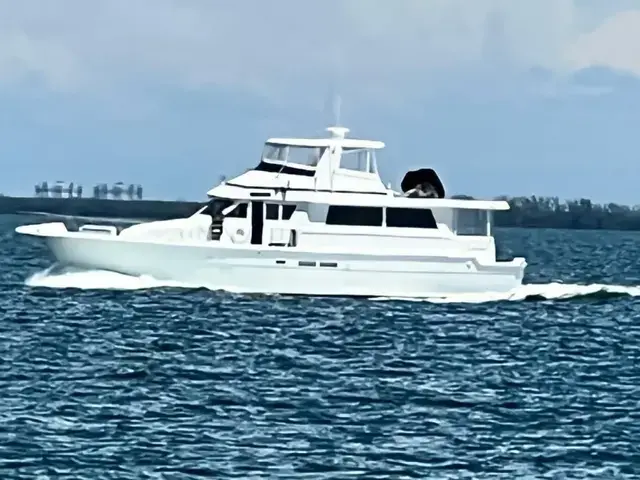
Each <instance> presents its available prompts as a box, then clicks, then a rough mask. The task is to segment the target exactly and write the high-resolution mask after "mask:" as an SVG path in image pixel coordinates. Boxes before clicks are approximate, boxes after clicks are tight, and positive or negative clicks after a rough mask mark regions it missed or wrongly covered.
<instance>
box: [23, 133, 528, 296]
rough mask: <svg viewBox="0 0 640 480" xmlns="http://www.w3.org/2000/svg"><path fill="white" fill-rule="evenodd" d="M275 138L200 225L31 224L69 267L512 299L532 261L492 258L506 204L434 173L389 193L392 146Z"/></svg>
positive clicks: (283, 287)
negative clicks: (459, 194)
mask: <svg viewBox="0 0 640 480" xmlns="http://www.w3.org/2000/svg"><path fill="white" fill-rule="evenodd" d="M328 131H329V133H330V135H329V136H327V137H326V138H307V139H305V138H271V139H269V140H267V142H266V143H265V145H264V149H263V152H262V156H261V159H260V162H259V163H258V165H257V166H255V167H254V168H252V169H249V170H247V171H245V172H244V173H243V174H241V175H239V176H237V177H235V178H232V179H230V180H228V181H223V182H222V183H220V184H219V185H217V186H216V187H215V188H213V189H212V190H210V191H209V192H208V197H209V199H210V200H209V202H208V203H207V204H206V206H204V207H202V208H201V209H200V210H198V211H197V212H195V213H194V214H193V215H192V216H190V217H187V218H182V219H175V220H165V221H155V222H147V223H140V224H137V225H133V226H130V227H128V228H125V229H122V230H119V229H118V228H116V227H112V226H98V225H84V226H82V227H80V228H78V229H77V230H71V229H69V228H67V226H65V224H64V223H63V222H52V223H45V224H37V225H24V226H20V227H18V228H17V229H16V231H17V232H18V233H22V234H26V235H31V236H38V237H44V238H46V239H47V241H48V243H49V246H50V248H51V250H52V252H53V254H54V255H55V257H56V259H57V260H58V261H59V262H60V263H61V264H67V265H74V266H79V267H85V268H96V269H105V270H111V271H115V272H120V273H124V274H129V275H151V276H154V277H156V278H158V279H167V280H172V281H177V282H183V283H185V284H189V285H194V286H205V287H208V288H212V289H226V290H232V291H238V292H247V293H282V294H308V295H362V296H393V297H442V296H448V295H454V294H461V293H481V292H507V291H510V290H512V289H514V288H516V287H518V286H519V285H520V284H521V282H522V278H523V275H524V270H525V267H526V261H525V260H524V258H515V259H511V260H509V261H498V260H496V246H495V241H494V238H493V236H492V212H493V211H495V210H506V209H508V208H509V205H508V203H507V202H505V201H482V200H462V199H451V198H445V191H444V187H443V185H442V183H441V182H440V179H439V178H438V176H437V174H436V173H435V171H433V170H432V169H429V168H424V169H419V170H415V171H411V172H408V173H407V174H406V175H405V177H404V180H403V182H402V192H397V191H394V190H392V189H391V188H389V187H387V186H385V185H384V183H383V182H382V180H381V178H380V175H379V173H378V166H377V160H376V153H377V152H379V151H380V150H381V149H383V148H384V146H385V145H384V143H382V142H380V141H372V140H360V139H354V138H348V137H347V133H348V131H349V130H348V129H346V128H344V127H330V128H328Z"/></svg>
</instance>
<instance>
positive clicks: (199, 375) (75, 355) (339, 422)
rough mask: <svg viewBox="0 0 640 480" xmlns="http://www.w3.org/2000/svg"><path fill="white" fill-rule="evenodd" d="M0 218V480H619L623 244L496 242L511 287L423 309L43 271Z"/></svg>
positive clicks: (629, 351) (625, 295)
mask: <svg viewBox="0 0 640 480" xmlns="http://www.w3.org/2000/svg"><path fill="white" fill-rule="evenodd" d="M21 221H25V219H24V218H23V219H19V218H17V217H4V218H2V217H0V239H1V242H2V252H3V253H4V255H3V256H2V257H0V282H1V287H0V312H1V313H0V315H2V322H1V323H0V328H1V329H2V330H1V332H0V355H1V358H0V360H1V362H0V420H1V421H0V478H2V479H14V478H16V479H17V478H20V479H36V478H41V479H45V478H51V479H54V478H55V479H98V478H100V479H102V478H114V479H134V478H135V479H147V478H148V479H151V478H154V479H155V478H158V479H162V478H166V479H174V478H175V479H201V478H292V479H293V478H314V479H316V478H317V479H328V478H332V479H333V478H335V479H338V478H393V479H403V478H421V479H426V478H434V479H436V478H437V479H443V478H444V479H446V478H451V479H454V478H455V479H460V478H474V479H513V478H554V479H556V478H557V479H583V478H594V479H596V478H597V479H608V478H629V479H632V478H634V479H635V478H640V327H639V325H640V299H638V298H636V297H635V295H637V294H640V288H638V287H637V286H640V265H639V264H638V261H637V259H638V256H639V255H640V247H639V246H640V234H636V233H612V232H566V231H544V230H508V231H502V232H499V236H498V239H499V241H500V242H501V244H502V245H504V248H506V249H508V250H510V251H512V252H513V253H515V254H523V255H525V256H526V257H527V258H528V260H529V262H530V267H529V271H528V273H527V278H526V283H527V284H529V285H527V286H525V287H523V290H522V292H521V294H520V295H517V296H514V297H512V298H510V299H509V300H498V301H496V300H495V299H491V298H487V299H486V300H487V301H480V300H482V299H480V300H478V299H475V300H474V301H473V302H471V303H461V302H459V301H450V302H448V303H430V302H417V301H394V300H390V299H386V300H385V299H378V300H353V299H318V298H316V299H309V298H304V297H296V298H284V297H256V296H242V295H231V294H225V293H218V292H210V291H206V290H187V289H179V288H162V287H160V286H158V285H151V284H145V283H144V281H143V280H141V279H133V278H124V277H121V276H114V275H110V274H107V273H104V272H68V273H62V274H59V275H57V276H53V275H50V274H49V273H47V272H46V271H45V270H46V268H47V267H48V266H50V265H51V263H52V262H51V259H50V257H49V256H48V253H47V251H46V249H45V248H44V247H43V246H41V245H39V244H38V243H37V242H35V241H32V240H29V239H24V238H18V237H17V236H16V235H14V234H13V230H12V229H13V228H14V227H15V226H16V225H17V224H18V223H20V222H21ZM43 272H44V273H43ZM146 281H147V282H148V280H146ZM148 287H154V288H148Z"/></svg>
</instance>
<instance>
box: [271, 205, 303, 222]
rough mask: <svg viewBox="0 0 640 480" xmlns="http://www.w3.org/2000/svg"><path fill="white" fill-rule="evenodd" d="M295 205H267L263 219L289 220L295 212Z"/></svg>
mask: <svg viewBox="0 0 640 480" xmlns="http://www.w3.org/2000/svg"><path fill="white" fill-rule="evenodd" d="M295 209H296V206H295V205H280V204H278V203H267V205H266V210H267V211H266V213H265V218H266V219H267V220H280V219H282V220H289V219H290V218H291V216H292V215H293V212H294V211H295Z"/></svg>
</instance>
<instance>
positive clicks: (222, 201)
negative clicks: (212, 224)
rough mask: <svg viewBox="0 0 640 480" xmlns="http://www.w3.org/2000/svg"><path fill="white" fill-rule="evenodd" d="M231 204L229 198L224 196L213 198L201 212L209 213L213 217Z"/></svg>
mask: <svg viewBox="0 0 640 480" xmlns="http://www.w3.org/2000/svg"><path fill="white" fill-rule="evenodd" d="M231 205H233V202H232V201H231V200H227V199H226V198H215V199H213V200H211V201H210V202H209V203H208V204H207V208H205V209H204V210H203V211H202V214H203V215H211V216H212V217H213V216H215V215H219V214H220V213H221V212H222V210H224V209H225V208H227V207H230V206H231Z"/></svg>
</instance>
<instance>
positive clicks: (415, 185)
mask: <svg viewBox="0 0 640 480" xmlns="http://www.w3.org/2000/svg"><path fill="white" fill-rule="evenodd" d="M400 188H402V192H403V194H404V196H405V197H421V198H444V195H445V191H444V186H443V185H442V182H441V181H440V178H439V177H438V174H437V173H436V172H435V170H433V169H431V168H421V169H419V170H411V171H409V172H407V173H406V174H405V176H404V178H403V179H402V183H401V184H400Z"/></svg>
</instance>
